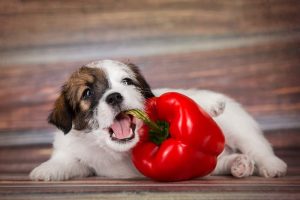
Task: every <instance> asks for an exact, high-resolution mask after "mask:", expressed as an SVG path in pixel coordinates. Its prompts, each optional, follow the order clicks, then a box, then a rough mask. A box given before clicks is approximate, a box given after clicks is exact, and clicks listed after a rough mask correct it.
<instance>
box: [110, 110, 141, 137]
mask: <svg viewBox="0 0 300 200" xmlns="http://www.w3.org/2000/svg"><path fill="white" fill-rule="evenodd" d="M135 129H136V123H135V118H134V117H133V116H132V115H129V114H126V113H124V112H120V113H119V114H118V115H117V116H116V117H115V119H114V122H113V124H112V125H111V126H110V127H109V128H108V131H109V134H110V138H111V139H112V140H114V141H117V142H127V141H130V140H132V139H133V138H134V137H135V133H134V132H135Z"/></svg>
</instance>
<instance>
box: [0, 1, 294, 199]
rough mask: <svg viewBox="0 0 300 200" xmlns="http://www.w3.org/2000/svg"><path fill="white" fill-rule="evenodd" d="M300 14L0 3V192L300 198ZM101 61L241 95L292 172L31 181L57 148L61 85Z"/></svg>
mask: <svg viewBox="0 0 300 200" xmlns="http://www.w3.org/2000/svg"><path fill="white" fill-rule="evenodd" d="M299 10H300V1H299V0H243V1H241V0H230V1H229V0H227V1H226V0H197V1H195V0H184V1H182V0H157V1H152V0H122V1H107V0H88V1H81V0H76V1H57V0H51V1H38V0H26V1H24V0H23V1H21V0H6V1H5V0H1V1H0V99H1V101H0V200H4V199H64V200H65V199H66V200H67V199H72V200H73V199H112V200H113V199H178V200H179V199H180V200H181V199H300V156H299V153H300V151H299V150H300V123H299V121H300V120H299V119H300V78H299V77H300V56H299V55H300V12H299ZM99 59H116V60H121V61H128V60H130V61H131V62H133V63H135V64H137V65H138V66H140V69H141V71H142V73H143V74H144V76H145V77H146V79H147V80H148V82H149V84H150V85H151V87H153V88H156V87H170V88H186V89H187V88H204V89H209V90H214V91H218V92H222V93H225V94H226V95H229V96H231V97H232V98H234V99H236V100H238V101H239V102H240V103H241V104H242V105H243V106H244V107H245V109H246V110H247V111H248V112H249V113H250V114H251V115H252V116H253V117H254V118H255V119H256V120H257V122H258V123H259V125H260V126H261V127H262V129H263V131H264V132H265V135H266V137H267V139H268V140H269V141H270V142H271V144H272V145H273V147H274V148H275V149H276V152H277V154H278V155H279V156H280V157H281V158H282V159H284V160H285V161H286V162H287V163H288V165H289V169H288V176H286V177H284V178H278V179H264V178H259V177H250V178H247V179H235V178H232V177H207V178H203V179H198V180H191V181H186V182H179V183H157V182H152V181H150V180H146V179H142V180H111V179H104V178H95V177H91V178H87V179H82V180H72V181H66V182H51V183H47V182H32V181H29V180H28V177H27V175H28V173H29V172H30V170H32V169H33V168H34V167H35V166H37V165H38V164H39V163H41V162H42V161H45V160H47V159H48V158H49V156H50V154H51V146H50V145H49V144H50V142H51V141H52V140H53V134H52V133H51V132H52V131H53V130H54V128H53V127H52V126H50V125H49V124H47V120H46V119H47V115H48V114H49V111H50V110H51V109H52V106H53V103H54V101H55V99H56V98H57V96H58V94H59V89H60V87H61V85H62V84H63V82H64V81H65V80H66V79H67V78H68V76H69V75H70V73H71V72H72V71H74V70H75V69H77V68H78V67H80V66H82V65H84V64H87V63H88V62H90V61H93V60H99Z"/></svg>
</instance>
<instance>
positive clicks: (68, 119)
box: [48, 92, 73, 134]
mask: <svg viewBox="0 0 300 200" xmlns="http://www.w3.org/2000/svg"><path fill="white" fill-rule="evenodd" d="M72 119H73V114H72V109H71V106H70V104H69V103H68V102H67V100H66V98H65V94H64V92H62V93H61V94H60V96H59V97H58V98H57V100H56V101H55V104H54V108H53V110H52V112H51V113H50V115H49V116H48V122H49V123H50V124H53V125H55V126H56V127H57V128H59V129H60V130H62V131H63V132H64V134H67V133H68V132H69V131H70V130H71V128H72Z"/></svg>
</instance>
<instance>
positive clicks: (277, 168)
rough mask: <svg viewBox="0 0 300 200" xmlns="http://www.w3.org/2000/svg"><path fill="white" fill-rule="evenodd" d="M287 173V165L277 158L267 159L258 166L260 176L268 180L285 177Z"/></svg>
mask: <svg viewBox="0 0 300 200" xmlns="http://www.w3.org/2000/svg"><path fill="white" fill-rule="evenodd" d="M286 171H287V164H286V163H285V162H284V161H282V160H281V159H279V158H277V157H276V156H272V157H269V158H266V159H265V160H263V162H262V163H261V164H260V165H258V173H259V175H260V176H263V177H266V178H272V177H282V176H285V175H286Z"/></svg>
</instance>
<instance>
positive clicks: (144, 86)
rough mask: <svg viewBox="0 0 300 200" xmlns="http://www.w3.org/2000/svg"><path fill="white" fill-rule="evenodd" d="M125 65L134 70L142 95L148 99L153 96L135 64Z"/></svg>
mask: <svg viewBox="0 0 300 200" xmlns="http://www.w3.org/2000/svg"><path fill="white" fill-rule="evenodd" d="M127 65H128V66H129V67H130V69H131V70H132V71H133V72H134V74H135V77H136V79H137V81H138V86H139V88H140V89H141V91H142V94H143V96H144V97H145V98H146V99H148V98H151V97H154V94H153V93H152V91H151V88H150V85H149V84H148V83H147V81H146V80H145V78H144V76H143V75H142V73H141V72H140V70H139V68H138V66H136V65H135V64H133V63H127Z"/></svg>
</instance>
